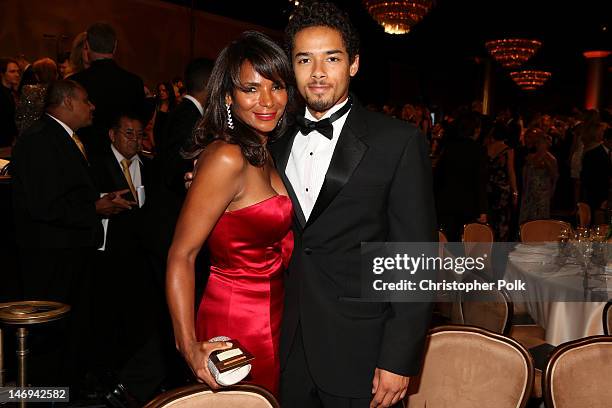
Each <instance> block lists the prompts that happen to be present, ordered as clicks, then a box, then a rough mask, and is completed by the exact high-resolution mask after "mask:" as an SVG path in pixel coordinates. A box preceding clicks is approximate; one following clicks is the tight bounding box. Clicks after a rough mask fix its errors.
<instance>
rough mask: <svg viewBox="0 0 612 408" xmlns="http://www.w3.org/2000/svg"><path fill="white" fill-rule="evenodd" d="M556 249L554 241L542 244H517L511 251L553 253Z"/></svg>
mask: <svg viewBox="0 0 612 408" xmlns="http://www.w3.org/2000/svg"><path fill="white" fill-rule="evenodd" d="M558 250H559V249H558V245H557V243H556V242H547V243H545V244H543V245H527V244H518V245H517V246H516V248H515V249H514V251H513V253H516V252H518V253H521V254H543V255H555V254H556V253H557V252H558Z"/></svg>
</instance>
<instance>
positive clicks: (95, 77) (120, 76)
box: [70, 59, 144, 156]
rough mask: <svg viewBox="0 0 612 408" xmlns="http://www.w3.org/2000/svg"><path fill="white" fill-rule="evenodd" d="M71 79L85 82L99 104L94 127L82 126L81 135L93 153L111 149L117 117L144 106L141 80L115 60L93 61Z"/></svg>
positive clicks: (136, 110)
mask: <svg viewBox="0 0 612 408" xmlns="http://www.w3.org/2000/svg"><path fill="white" fill-rule="evenodd" d="M70 79H71V80H73V81H76V82H78V83H80V84H81V85H83V87H84V88H85V89H86V90H87V93H88V95H89V100H90V101H91V103H93V104H94V105H95V106H96V110H95V111H94V116H93V124H92V126H89V127H87V128H84V129H81V130H80V131H79V137H80V138H81V140H82V142H83V144H84V145H85V148H86V149H87V152H88V154H89V155H90V156H94V155H98V154H102V153H103V152H104V151H105V150H107V149H108V148H109V145H108V133H107V132H108V129H110V127H111V123H112V121H113V119H114V118H115V116H116V115H117V114H119V113H121V112H126V111H130V112H136V113H138V112H140V110H141V109H142V105H143V103H144V84H143V82H142V79H141V78H140V77H138V76H137V75H135V74H132V73H131V72H128V71H126V70H125V69H123V68H121V67H120V66H119V65H117V63H116V62H115V61H114V60H112V59H104V60H97V61H93V62H92V63H91V66H90V67H89V68H87V69H86V70H84V71H81V72H79V73H76V74H74V75H72V76H71V77H70Z"/></svg>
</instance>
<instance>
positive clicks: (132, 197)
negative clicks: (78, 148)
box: [91, 113, 164, 403]
mask: <svg viewBox="0 0 612 408" xmlns="http://www.w3.org/2000/svg"><path fill="white" fill-rule="evenodd" d="M143 135H144V132H143V124H142V121H141V118H140V117H139V115H138V114H137V113H123V114H120V115H119V116H118V117H117V118H116V119H115V121H114V123H113V124H112V126H111V129H110V130H109V138H110V142H111V144H110V149H109V150H107V152H106V153H103V154H102V155H100V156H97V157H93V158H92V159H91V162H92V166H91V172H92V176H93V179H94V183H95V185H96V187H97V189H98V191H99V192H100V193H101V194H104V193H106V192H109V191H116V190H127V191H128V192H127V193H126V194H125V196H124V197H125V198H126V199H127V200H129V201H130V202H132V203H133V207H132V209H130V210H129V211H124V212H122V213H120V214H116V215H112V216H110V217H109V218H107V219H105V220H104V221H103V223H104V224H105V240H104V246H103V247H102V248H101V250H100V251H98V252H97V259H98V262H96V265H97V269H99V272H98V273H96V274H95V278H94V282H95V295H94V296H95V297H94V299H95V302H94V303H95V304H94V310H95V316H96V319H95V320H94V321H95V325H96V327H95V333H96V339H97V342H98V347H96V349H97V355H98V357H99V361H98V364H97V365H98V367H99V369H98V371H102V373H103V374H109V373H108V372H105V371H106V370H109V371H110V374H112V376H111V378H110V381H113V383H111V384H108V386H109V388H110V389H109V390H108V391H111V390H112V388H116V390H121V391H122V390H123V389H127V390H129V392H131V394H133V395H134V396H135V397H136V398H137V399H138V400H140V402H142V403H144V402H146V401H147V400H148V399H150V398H151V397H153V395H152V394H153V392H154V390H155V389H156V388H157V387H158V385H159V384H160V383H161V381H162V380H163V377H164V372H163V367H162V361H161V356H160V354H161V353H160V345H159V335H158V325H157V321H158V317H159V312H158V311H156V307H157V304H158V301H157V299H159V298H163V294H162V293H161V292H159V291H156V288H155V282H154V279H153V274H152V273H151V269H150V268H149V265H148V262H147V258H146V254H145V252H144V247H143V242H144V234H145V233H146V228H145V218H144V216H143V207H144V206H145V205H146V194H145V192H146V188H147V187H148V186H149V185H150V184H149V182H150V178H151V175H150V172H151V162H150V160H148V159H147V158H145V157H141V156H140V155H139V154H138V153H139V152H140V151H141V150H142V138H143ZM109 294H113V300H112V301H111V302H109V301H108V296H109ZM107 380H109V379H108V378H107ZM116 382H118V383H120V384H122V386H123V387H117V385H118V384H117V383H116ZM118 394H120V391H117V392H116V393H115V394H114V395H118ZM126 399H127V398H126Z"/></svg>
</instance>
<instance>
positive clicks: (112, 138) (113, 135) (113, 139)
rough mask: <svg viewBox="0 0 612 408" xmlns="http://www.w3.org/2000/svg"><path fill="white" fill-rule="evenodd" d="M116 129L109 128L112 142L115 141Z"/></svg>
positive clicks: (109, 136)
mask: <svg viewBox="0 0 612 408" xmlns="http://www.w3.org/2000/svg"><path fill="white" fill-rule="evenodd" d="M115 137H116V135H115V129H113V128H110V129H108V138H109V139H110V141H111V143H115Z"/></svg>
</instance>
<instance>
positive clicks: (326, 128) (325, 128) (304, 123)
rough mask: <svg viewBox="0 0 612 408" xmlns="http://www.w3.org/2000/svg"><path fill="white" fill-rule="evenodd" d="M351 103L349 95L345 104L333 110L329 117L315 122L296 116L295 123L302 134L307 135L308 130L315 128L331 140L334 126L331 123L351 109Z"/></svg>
mask: <svg viewBox="0 0 612 408" xmlns="http://www.w3.org/2000/svg"><path fill="white" fill-rule="evenodd" d="M352 105H353V101H352V100H351V97H350V96H349V98H348V101H347V102H346V104H345V105H344V106H343V107H342V108H340V109H339V110H338V111H337V112H335V113H334V114H333V115H331V116H330V117H329V118H325V119H321V120H319V121H316V122H315V121H312V120H309V119H306V118H305V117H303V116H298V117H297V118H296V123H297V125H298V127H299V129H300V132H302V134H303V135H304V136H307V135H308V134H309V133H310V132H312V131H313V130H316V131H317V132H319V133H320V134H322V135H323V136H325V137H326V138H328V139H329V140H332V137H333V135H334V126H333V125H332V123H334V122H335V121H336V120H337V119H339V118H341V117H342V116H344V114H346V112H348V111H349V110H350V109H351V106H352Z"/></svg>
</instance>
